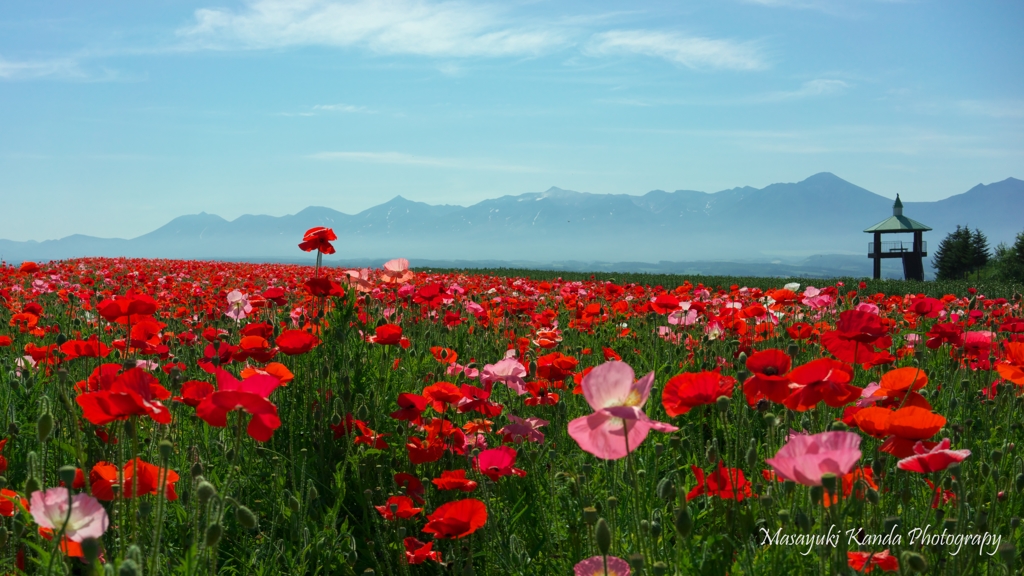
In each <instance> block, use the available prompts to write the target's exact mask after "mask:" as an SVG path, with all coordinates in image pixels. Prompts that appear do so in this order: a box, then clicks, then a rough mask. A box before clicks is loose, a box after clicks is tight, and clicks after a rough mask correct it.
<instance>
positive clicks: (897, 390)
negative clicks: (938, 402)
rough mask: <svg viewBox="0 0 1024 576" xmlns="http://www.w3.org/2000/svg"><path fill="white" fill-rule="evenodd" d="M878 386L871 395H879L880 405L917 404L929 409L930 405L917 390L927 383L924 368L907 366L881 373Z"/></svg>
mask: <svg viewBox="0 0 1024 576" xmlns="http://www.w3.org/2000/svg"><path fill="white" fill-rule="evenodd" d="M878 384H879V388H878V390H875V393H874V394H873V396H881V397H883V398H884V400H881V401H879V403H878V404H879V405H880V406H918V407H920V408H924V409H926V410H931V409H932V406H931V404H929V403H928V400H926V399H925V397H924V396H921V395H920V394H918V393H917V390H920V389H921V388H924V387H925V386H927V385H928V375H927V374H925V372H924V370H921V369H920V368H915V367H913V366H907V367H904V368H896V369H895V370H890V371H888V372H886V373H885V374H883V375H882V379H881V380H880V381H879V383H878Z"/></svg>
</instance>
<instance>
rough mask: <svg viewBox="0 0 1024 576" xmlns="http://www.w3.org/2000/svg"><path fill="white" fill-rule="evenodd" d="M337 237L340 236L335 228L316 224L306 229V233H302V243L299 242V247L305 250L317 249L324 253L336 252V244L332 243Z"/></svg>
mask: <svg viewBox="0 0 1024 576" xmlns="http://www.w3.org/2000/svg"><path fill="white" fill-rule="evenodd" d="M337 239H338V236H337V235H336V234H335V233H334V230H332V229H330V228H324V227H323V226H315V227H313V228H310V229H309V230H306V233H305V234H303V235H302V243H301V244H299V248H301V249H302V251H303V252H312V251H313V250H316V251H318V252H322V253H324V254H334V246H333V245H332V244H331V241H332V240H337Z"/></svg>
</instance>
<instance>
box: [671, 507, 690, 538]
mask: <svg viewBox="0 0 1024 576" xmlns="http://www.w3.org/2000/svg"><path fill="white" fill-rule="evenodd" d="M675 528H676V532H678V533H679V535H680V536H689V535H690V531H691V530H693V518H691V517H690V509H689V508H688V507H686V506H683V507H682V508H676V517H675Z"/></svg>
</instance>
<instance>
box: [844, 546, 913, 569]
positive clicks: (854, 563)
mask: <svg viewBox="0 0 1024 576" xmlns="http://www.w3.org/2000/svg"><path fill="white" fill-rule="evenodd" d="M846 558H847V561H846V563H847V565H848V566H849V567H850V568H853V569H854V570H855V571H856V572H857V573H858V574H867V573H868V572H871V571H872V570H874V569H875V568H880V569H881V570H882V571H883V572H899V570H900V563H899V561H898V560H896V557H895V556H893V555H892V554H889V550H882V551H881V552H847V553H846Z"/></svg>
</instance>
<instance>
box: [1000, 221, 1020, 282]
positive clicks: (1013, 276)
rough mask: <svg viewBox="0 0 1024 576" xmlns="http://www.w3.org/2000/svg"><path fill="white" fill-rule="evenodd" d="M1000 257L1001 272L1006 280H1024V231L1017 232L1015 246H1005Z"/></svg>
mask: <svg viewBox="0 0 1024 576" xmlns="http://www.w3.org/2000/svg"><path fill="white" fill-rule="evenodd" d="M1000 256H1001V258H999V264H1000V266H999V268H1000V270H999V272H1000V276H1002V277H1003V279H1004V280H1014V281H1017V282H1024V232H1020V233H1018V234H1017V241H1016V242H1014V243H1013V246H1007V247H1005V249H1004V251H1003V253H1002V254H1001V255H1000Z"/></svg>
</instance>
